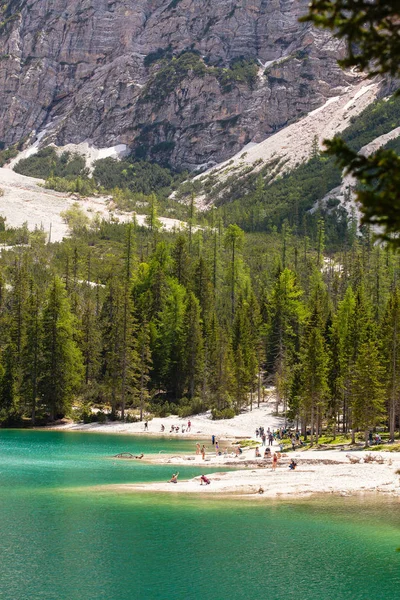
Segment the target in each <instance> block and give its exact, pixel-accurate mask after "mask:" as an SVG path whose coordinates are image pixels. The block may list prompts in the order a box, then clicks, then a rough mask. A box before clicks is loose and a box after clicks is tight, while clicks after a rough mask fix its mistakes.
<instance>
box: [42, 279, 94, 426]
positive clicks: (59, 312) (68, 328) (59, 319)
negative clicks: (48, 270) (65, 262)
mask: <svg viewBox="0 0 400 600" xmlns="http://www.w3.org/2000/svg"><path fill="white" fill-rule="evenodd" d="M42 328H43V345H42V364H41V374H42V377H41V380H40V382H39V392H40V396H41V402H42V405H43V406H44V408H45V409H46V410H48V412H49V414H50V418H51V419H52V420H54V419H55V417H56V416H57V415H59V416H63V415H65V414H66V412H67V411H68V410H69V409H70V408H71V405H72V399H73V396H74V392H75V391H76V390H77V389H78V386H79V384H80V383H81V380H82V376H83V361H82V355H81V352H80V350H79V348H78V347H77V344H76V342H75V339H74V337H75V323H74V319H73V316H72V313H71V308H70V305H69V302H68V300H67V296H66V291H65V287H64V285H63V284H62V282H61V280H60V279H59V278H58V277H55V278H54V281H53V284H52V285H51V287H50V289H49V291H48V293H47V298H46V304H45V307H44V310H43V319H42Z"/></svg>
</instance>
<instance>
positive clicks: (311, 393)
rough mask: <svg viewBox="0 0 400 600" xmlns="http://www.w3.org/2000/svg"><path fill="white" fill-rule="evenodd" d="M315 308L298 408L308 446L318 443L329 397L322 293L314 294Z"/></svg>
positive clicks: (303, 356) (306, 337)
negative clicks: (307, 429) (307, 433)
mask: <svg viewBox="0 0 400 600" xmlns="http://www.w3.org/2000/svg"><path fill="white" fill-rule="evenodd" d="M313 304H314V307H313V309H312V312H311V315H310V317H309V319H308V322H307V325H306V331H305V335H304V340H303V348H302V352H301V370H302V379H303V384H302V395H301V406H302V410H303V415H304V418H305V420H306V422H307V421H308V420H309V423H310V426H311V438H310V442H311V445H312V444H313V441H314V431H315V441H316V443H318V436H319V431H320V427H321V424H322V418H323V416H324V412H325V407H326V400H327V395H328V354H327V349H326V342H325V337H324V329H325V323H324V316H323V307H322V302H321V292H320V290H319V289H318V288H317V289H316V290H315V293H314V301H313Z"/></svg>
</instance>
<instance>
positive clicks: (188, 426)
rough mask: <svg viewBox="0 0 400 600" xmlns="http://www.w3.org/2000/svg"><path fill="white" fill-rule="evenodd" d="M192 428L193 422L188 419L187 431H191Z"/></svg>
mask: <svg viewBox="0 0 400 600" xmlns="http://www.w3.org/2000/svg"><path fill="white" fill-rule="evenodd" d="M191 430H192V423H191V421H190V420H189V421H188V424H187V432H188V433H189V432H190V431H191Z"/></svg>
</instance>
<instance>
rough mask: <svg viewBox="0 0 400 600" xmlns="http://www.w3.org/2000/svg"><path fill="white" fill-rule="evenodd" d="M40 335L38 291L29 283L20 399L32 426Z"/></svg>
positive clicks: (39, 355)
mask: <svg viewBox="0 0 400 600" xmlns="http://www.w3.org/2000/svg"><path fill="white" fill-rule="evenodd" d="M42 335H43V332H42V320H41V301H40V295H39V290H38V289H37V287H36V286H35V285H34V284H33V283H31V286H30V292H29V299H28V309H27V324H26V338H25V344H24V347H23V350H22V384H21V397H22V401H23V404H24V407H25V408H27V409H28V411H29V413H30V416H31V420H32V424H35V419H36V408H37V403H38V395H39V394H38V390H39V383H40V380H41V369H40V367H41V364H42Z"/></svg>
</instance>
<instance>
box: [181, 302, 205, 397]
mask: <svg viewBox="0 0 400 600" xmlns="http://www.w3.org/2000/svg"><path fill="white" fill-rule="evenodd" d="M184 337H185V340H184V352H185V369H186V377H187V385H188V396H189V398H193V397H194V396H195V392H196V391H197V389H199V387H200V385H201V383H202V381H203V379H202V375H203V368H204V343H203V335H202V325H201V319H200V304H199V301H198V300H197V298H196V296H195V295H194V294H193V292H189V294H188V297H187V302H186V314H185V323H184Z"/></svg>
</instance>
